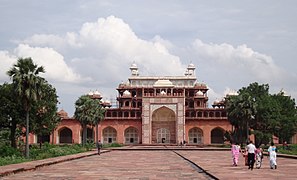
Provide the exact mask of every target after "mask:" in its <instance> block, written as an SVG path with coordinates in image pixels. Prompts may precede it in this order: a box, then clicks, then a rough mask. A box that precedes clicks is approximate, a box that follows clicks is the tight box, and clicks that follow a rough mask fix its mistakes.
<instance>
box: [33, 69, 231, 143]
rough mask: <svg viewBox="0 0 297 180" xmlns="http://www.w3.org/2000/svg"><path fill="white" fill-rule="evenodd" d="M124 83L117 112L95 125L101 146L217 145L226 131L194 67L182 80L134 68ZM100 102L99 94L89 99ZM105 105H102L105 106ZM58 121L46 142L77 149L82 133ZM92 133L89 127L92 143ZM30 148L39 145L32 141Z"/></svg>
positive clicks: (76, 124) (67, 122) (220, 111)
mask: <svg viewBox="0 0 297 180" xmlns="http://www.w3.org/2000/svg"><path fill="white" fill-rule="evenodd" d="M130 70H131V76H130V77H129V78H128V82H127V83H121V84H119V86H118V88H117V91H118V97H117V101H118V107H116V108H113V107H110V108H107V109H106V112H105V118H104V120H103V121H102V122H101V123H100V124H99V127H98V128H99V135H98V136H99V139H101V141H102V142H103V143H120V144H179V143H180V142H184V141H186V142H187V143H188V144H193V145H195V144H196V145H198V144H204V145H207V144H222V143H224V132H225V131H226V130H231V128H232V126H231V124H230V123H229V121H228V119H227V115H226V111H225V109H224V106H223V104H221V103H219V102H215V103H214V104H213V107H212V108H209V107H208V96H207V91H208V88H207V86H206V85H205V84H203V83H199V82H197V79H196V76H195V73H194V72H195V66H194V65H193V64H190V65H189V66H188V68H187V70H186V73H185V75H184V76H162V77H153V76H140V75H139V73H138V68H137V66H136V64H132V66H131V67H130ZM90 95H96V96H100V94H99V93H98V92H95V93H94V94H90ZM106 103H107V105H108V102H105V105H106ZM59 114H60V116H61V117H62V121H61V123H60V124H59V126H58V127H57V128H56V130H55V131H54V132H53V134H52V135H50V137H47V141H49V142H52V143H54V144H60V143H81V141H82V127H81V125H80V123H79V122H78V121H77V120H76V119H74V118H69V117H68V115H67V113H66V112H65V111H63V110H61V111H60V112H59ZM95 132H96V130H95V127H88V138H90V139H94V137H95ZM30 141H31V142H33V143H34V142H35V143H36V142H38V140H37V137H36V136H31V138H30Z"/></svg>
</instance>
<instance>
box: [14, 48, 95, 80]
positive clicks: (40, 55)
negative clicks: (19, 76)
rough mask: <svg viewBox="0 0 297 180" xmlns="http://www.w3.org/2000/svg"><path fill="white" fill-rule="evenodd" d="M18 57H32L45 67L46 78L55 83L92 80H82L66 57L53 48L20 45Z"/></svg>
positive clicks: (16, 51)
mask: <svg viewBox="0 0 297 180" xmlns="http://www.w3.org/2000/svg"><path fill="white" fill-rule="evenodd" d="M15 54H16V55H17V56H18V57H31V58H32V59H33V61H34V62H36V63H37V64H38V65H39V66H44V68H45V71H46V73H45V75H44V76H45V77H46V78H49V79H51V80H55V81H58V82H59V81H62V82H70V83H79V82H81V81H82V80H91V79H90V78H85V79H84V78H82V77H81V76H80V75H79V74H76V73H75V72H74V71H73V70H72V69H71V68H70V67H69V66H68V65H67V64H66V63H65V61H64V57H63V56H62V55H61V54H59V53H58V52H57V51H55V50H54V49H53V48H47V47H45V48H41V47H31V46H29V45H26V44H20V45H19V46H18V47H17V48H16V49H15Z"/></svg>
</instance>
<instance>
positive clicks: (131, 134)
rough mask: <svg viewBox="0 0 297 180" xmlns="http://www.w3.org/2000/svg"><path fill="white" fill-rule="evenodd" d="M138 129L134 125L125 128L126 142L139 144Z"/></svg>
mask: <svg viewBox="0 0 297 180" xmlns="http://www.w3.org/2000/svg"><path fill="white" fill-rule="evenodd" d="M137 143H139V142H138V131H137V129H136V128H134V127H129V128H127V129H126V130H125V144H137Z"/></svg>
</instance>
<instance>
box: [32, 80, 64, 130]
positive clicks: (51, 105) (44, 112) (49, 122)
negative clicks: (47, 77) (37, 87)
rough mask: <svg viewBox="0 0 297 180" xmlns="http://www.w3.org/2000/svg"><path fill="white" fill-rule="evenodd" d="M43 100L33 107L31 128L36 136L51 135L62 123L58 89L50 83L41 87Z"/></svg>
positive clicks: (45, 83)
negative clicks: (58, 111) (58, 106)
mask: <svg viewBox="0 0 297 180" xmlns="http://www.w3.org/2000/svg"><path fill="white" fill-rule="evenodd" d="M41 91H42V92H43V93H42V94H43V95H42V98H41V99H40V100H39V101H37V102H35V103H34V104H33V106H32V111H31V116H32V117H33V118H32V120H31V124H30V127H32V128H31V132H33V133H34V134H36V135H39V136H42V135H49V134H50V133H51V132H52V131H53V130H54V129H55V128H56V127H57V125H58V123H59V122H60V121H61V118H60V117H59V116H58V114H57V110H58V108H57V103H58V96H57V94H56V89H55V88H54V87H52V85H50V84H49V83H48V82H46V81H45V82H44V83H43V84H42V86H41Z"/></svg>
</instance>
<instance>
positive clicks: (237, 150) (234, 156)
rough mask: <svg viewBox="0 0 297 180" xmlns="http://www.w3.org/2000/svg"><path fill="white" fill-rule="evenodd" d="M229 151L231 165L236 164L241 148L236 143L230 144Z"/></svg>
mask: <svg viewBox="0 0 297 180" xmlns="http://www.w3.org/2000/svg"><path fill="white" fill-rule="evenodd" d="M231 153H232V160H233V166H237V165H238V159H239V155H240V153H241V148H240V146H239V144H238V143H236V144H232V147H231Z"/></svg>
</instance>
